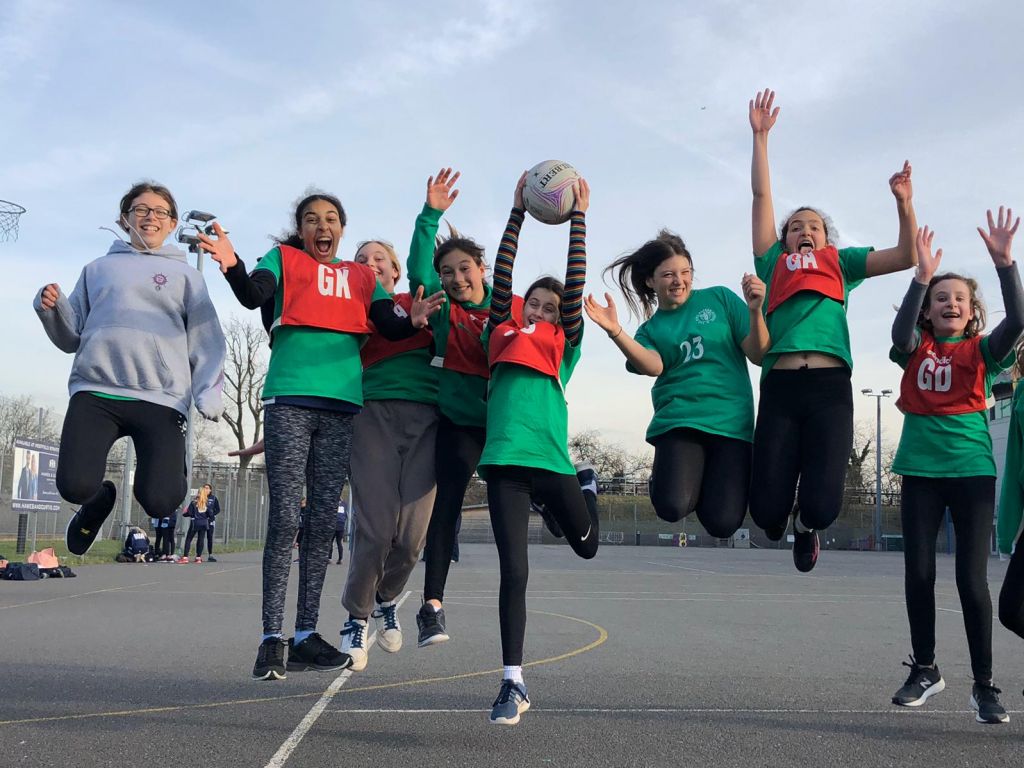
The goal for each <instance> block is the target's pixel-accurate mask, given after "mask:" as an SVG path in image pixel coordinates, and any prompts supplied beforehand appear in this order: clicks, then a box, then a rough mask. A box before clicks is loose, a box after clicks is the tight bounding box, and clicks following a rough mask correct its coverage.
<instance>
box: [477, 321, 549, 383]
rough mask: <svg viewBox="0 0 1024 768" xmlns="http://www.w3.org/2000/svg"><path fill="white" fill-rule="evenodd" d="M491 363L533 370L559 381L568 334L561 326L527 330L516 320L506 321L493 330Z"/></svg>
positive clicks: (538, 326)
mask: <svg viewBox="0 0 1024 768" xmlns="http://www.w3.org/2000/svg"><path fill="white" fill-rule="evenodd" d="M489 346H490V360H491V367H492V368H493V367H494V366H496V365H497V364H498V363H510V364H512V365H522V366H525V367H527V368H533V370H535V371H540V372H541V373H543V374H545V375H547V376H553V377H554V378H555V379H556V380H557V379H558V373H559V370H560V369H561V367H562V355H563V354H564V353H565V331H564V330H562V326H561V325H555V324H553V323H545V322H540V323H534V324H533V325H528V326H526V327H525V328H523V327H522V326H521V325H519V323H517V322H516V321H515V320H506V321H505V322H504V323H502V324H501V325H499V326H498V327H497V328H495V329H494V330H493V331H491V341H490V345H489Z"/></svg>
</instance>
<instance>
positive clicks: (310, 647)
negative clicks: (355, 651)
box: [288, 632, 352, 672]
mask: <svg viewBox="0 0 1024 768" xmlns="http://www.w3.org/2000/svg"><path fill="white" fill-rule="evenodd" d="M351 665H352V657H351V656H349V655H348V654H347V653H342V652H341V651H339V650H338V649H337V648H335V647H334V646H333V645H331V644H330V643H328V642H327V641H326V640H324V639H323V638H322V637H320V633H319V632H314V633H313V634H311V635H310V636H309V637H307V638H306V639H305V640H303V641H302V642H301V643H299V644H298V645H296V644H295V638H294V637H290V638H288V670H289V671H290V672H305V671H306V670H307V669H315V670H316V671H317V672H332V671H334V670H336V669H346V668H347V667H350V666H351Z"/></svg>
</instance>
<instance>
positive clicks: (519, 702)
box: [491, 680, 530, 725]
mask: <svg viewBox="0 0 1024 768" xmlns="http://www.w3.org/2000/svg"><path fill="white" fill-rule="evenodd" d="M529 708H530V697H529V696H527V695H526V683H513V682H512V681H511V680H502V681H501V689H500V690H499V691H498V698H496V699H495V700H494V704H493V705H492V706H491V722H492V723H494V724H495V725H515V724H516V723H518V722H519V715H521V714H522V713H523V712H525V711H526V710H528V709H529Z"/></svg>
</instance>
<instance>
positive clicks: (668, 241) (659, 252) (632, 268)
mask: <svg viewBox="0 0 1024 768" xmlns="http://www.w3.org/2000/svg"><path fill="white" fill-rule="evenodd" d="M673 256H683V257H685V258H686V260H687V261H688V262H690V267H693V257H692V256H690V252H689V251H688V250H686V244H685V243H684V242H683V238H681V237H680V236H679V235H677V234H676V233H675V232H672V231H671V230H668V229H662V230H660V231H659V232H658V236H657V237H656V238H654V239H653V240H648V241H647V242H646V243H644V244H643V245H641V246H640V247H639V248H637V249H636V250H635V251H633V252H632V253H627V254H625V255H623V256H620V257H619V258H617V259H616V260H615V261H613V262H612V263H611V264H609V265H608V266H607V267H605V269H604V271H605V273H606V274H607V273H608V272H613V271H615V270H618V272H617V274H614V275H613V279H614V280H615V282H616V284H617V285H618V286H619V290H621V291H622V295H623V296H625V297H626V303H627V304H628V305H629V311H630V313H631V314H633V315H635V316H637V317H641V316H642V317H643V318H644V319H647V318H649V317H650V316H651V315H653V314H654V310H655V309H657V306H658V301H657V295H656V294H655V292H654V289H653V288H651V287H650V286H649V285H647V280H648V279H650V277H651V276H652V275H654V271H655V270H656V269H657V268H658V265H659V264H661V263H662V262H663V261H665V259H670V258H672V257H673Z"/></svg>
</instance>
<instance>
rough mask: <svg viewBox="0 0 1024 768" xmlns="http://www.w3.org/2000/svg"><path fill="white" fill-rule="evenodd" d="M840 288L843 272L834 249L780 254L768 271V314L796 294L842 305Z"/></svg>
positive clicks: (830, 247) (842, 285)
mask: <svg viewBox="0 0 1024 768" xmlns="http://www.w3.org/2000/svg"><path fill="white" fill-rule="evenodd" d="M843 287H844V284H843V270H842V268H841V267H840V266H839V251H837V250H836V249H835V246H832V245H829V246H826V247H824V248H822V249H820V250H817V251H811V252H810V253H783V254H782V255H781V256H779V260H778V261H777V262H776V263H775V271H774V272H772V282H771V289H770V291H769V296H768V312H769V313H771V312H774V311H775V310H776V309H777V308H778V306H779V305H780V304H782V302H784V301H785V300H786V299H788V298H789V297H790V296H793V295H794V294H797V293H799V292H800V291H813V292H814V293H820V294H821V295H822V296H827V297H828V298H830V299H835V300H836V301H838V302H839V303H840V304H842V303H843V299H844V298H845V296H844V294H843Z"/></svg>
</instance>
